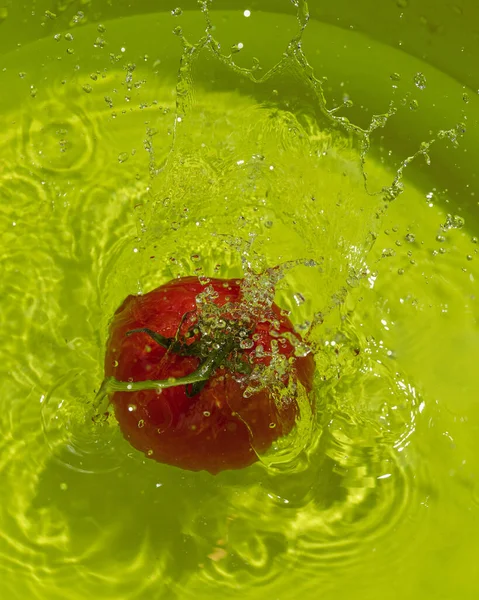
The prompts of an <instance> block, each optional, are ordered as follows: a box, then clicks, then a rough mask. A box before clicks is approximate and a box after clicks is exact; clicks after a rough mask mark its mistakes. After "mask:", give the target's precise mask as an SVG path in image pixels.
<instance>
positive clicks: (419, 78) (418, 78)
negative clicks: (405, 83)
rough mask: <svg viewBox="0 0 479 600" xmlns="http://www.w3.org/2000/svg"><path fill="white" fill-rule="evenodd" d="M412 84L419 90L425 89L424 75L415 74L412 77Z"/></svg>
mask: <svg viewBox="0 0 479 600" xmlns="http://www.w3.org/2000/svg"><path fill="white" fill-rule="evenodd" d="M414 84H415V86H416V87H417V88H418V89H419V90H424V89H426V76H425V75H424V73H416V75H414Z"/></svg>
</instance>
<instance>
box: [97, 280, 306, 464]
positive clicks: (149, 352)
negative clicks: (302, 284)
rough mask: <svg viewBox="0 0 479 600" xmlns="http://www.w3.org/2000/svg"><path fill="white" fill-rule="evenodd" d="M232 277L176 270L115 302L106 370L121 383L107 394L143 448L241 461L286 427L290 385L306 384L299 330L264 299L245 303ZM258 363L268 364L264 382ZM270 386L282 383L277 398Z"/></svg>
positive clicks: (182, 458)
mask: <svg viewBox="0 0 479 600" xmlns="http://www.w3.org/2000/svg"><path fill="white" fill-rule="evenodd" d="M241 284H242V280H220V279H211V280H209V283H208V284H207V285H206V286H205V285H203V284H202V283H200V281H199V280H198V279H197V278H196V277H185V278H181V279H176V280H174V281H170V282H169V283H167V284H165V285H162V286H161V287H159V288H157V289H155V290H153V291H151V292H149V293H147V294H144V295H141V296H128V297H127V298H126V299H125V301H124V302H123V304H122V305H121V306H120V307H119V309H118V310H117V311H116V313H115V315H114V317H113V320H112V322H111V328H110V337H109V340H108V344H107V352H106V357H105V375H106V378H110V380H112V381H114V382H116V383H117V385H116V387H115V385H114V384H112V386H111V389H112V390H115V389H116V390H120V391H114V392H113V393H112V395H111V399H110V400H111V403H112V405H113V407H114V411H115V416H116V419H117V420H118V423H119V426H120V428H121V431H122V432H123V435H124V437H125V438H126V439H127V440H128V441H129V442H130V443H131V444H132V445H133V446H134V447H135V448H136V449H138V450H140V451H141V452H143V453H145V455H146V456H148V457H150V458H152V459H154V460H157V461H159V462H161V463H167V464H170V465H175V466H177V467H181V468H183V469H189V470H195V471H196V470H202V469H204V470H207V471H209V472H210V473H213V474H215V473H218V472H219V471H222V470H224V469H239V468H242V467H246V466H248V465H250V464H251V463H253V462H255V461H256V460H257V459H258V453H259V454H261V453H262V452H265V451H266V450H267V449H268V448H269V447H270V446H271V444H272V442H273V441H274V440H275V439H277V438H278V437H280V436H284V435H286V434H287V433H289V432H290V431H291V429H292V428H293V426H294V424H295V418H296V416H297V413H298V405H297V394H296V392H295V391H294V390H295V384H297V383H300V384H302V386H304V388H305V389H306V391H307V392H310V391H311V388H312V379H313V372H314V359H313V356H312V354H305V355H302V356H295V341H296V340H297V341H298V342H301V338H300V336H299V335H298V334H297V333H295V332H294V329H293V325H292V324H291V322H290V321H289V319H288V318H287V317H286V316H285V315H284V314H283V312H282V311H281V309H280V308H279V307H278V306H276V305H275V304H274V303H272V302H270V303H269V306H267V307H266V309H264V307H263V308H261V307H260V309H258V306H256V307H255V306H249V305H248V301H247V300H245V298H244V295H245V293H244V290H243V288H242V285H241ZM303 354H304V353H303ZM273 361H276V363H274V362H273ZM276 364H277V365H279V370H278V369H276V367H275V365H276ZM284 365H288V367H287V369H284ZM268 369H269V371H268ZM275 369H276V370H275ZM258 372H259V373H260V375H261V374H263V375H264V374H265V373H266V374H268V373H269V375H268V376H269V382H270V383H269V384H268V385H266V387H264V386H262V385H261V384H258V382H260V381H261V377H260V379H258V378H257V377H256V373H258ZM263 375H261V376H263ZM188 377H190V378H192V380H193V381H192V382H190V381H189V380H188ZM185 378H186V379H185ZM118 382H124V383H121V384H119V383H118ZM143 382H145V383H143ZM158 384H159V385H160V386H161V387H158ZM291 384H293V385H291ZM128 385H129V386H130V388H132V391H126V390H127V386H128ZM148 386H150V387H151V388H152V389H145V388H147V387H148ZM278 386H280V387H282V388H283V391H284V390H287V391H288V393H287V394H283V395H285V398H283V400H282V401H281V402H277V400H275V395H276V396H277V393H274V388H277V387H278ZM291 390H293V391H291Z"/></svg>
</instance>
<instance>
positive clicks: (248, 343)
mask: <svg viewBox="0 0 479 600" xmlns="http://www.w3.org/2000/svg"><path fill="white" fill-rule="evenodd" d="M253 346H254V341H253V340H252V339H250V338H246V339H244V340H241V342H240V348H242V349H243V350H250V349H251V348H252V347H253Z"/></svg>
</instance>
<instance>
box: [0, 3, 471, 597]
mask: <svg viewBox="0 0 479 600" xmlns="http://www.w3.org/2000/svg"><path fill="white" fill-rule="evenodd" d="M211 19H212V24H213V25H215V26H216V29H215V30H214V31H215V33H214V35H215V39H217V40H218V41H219V42H220V44H221V47H220V50H221V51H222V52H224V54H225V55H228V54H229V53H231V56H232V58H233V59H234V61H235V63H236V65H237V68H236V69H232V65H231V60H230V59H224V60H223V61H221V60H219V58H218V57H217V56H215V55H213V54H211V53H208V52H207V51H206V50H205V51H203V52H202V53H200V54H199V55H198V58H197V59H195V60H193V61H189V60H187V59H185V56H183V62H182V70H181V77H180V80H179V81H178V79H177V72H178V65H180V60H181V57H182V41H181V39H180V37H178V36H177V37H175V36H174V35H172V34H171V30H172V29H173V28H176V27H178V26H181V27H182V32H183V34H184V35H185V36H186V37H187V39H188V40H190V41H191V40H196V39H200V38H201V36H203V35H204V31H205V23H204V20H202V18H200V17H199V16H198V15H193V14H191V13H188V12H187V11H183V13H182V14H177V15H170V14H168V15H165V14H163V15H156V16H151V15H147V16H141V17H135V18H131V19H124V20H117V21H107V22H105V23H102V26H101V27H99V26H98V24H90V25H87V26H85V27H81V28H80V27H78V28H75V27H73V26H72V28H71V30H68V31H61V36H60V37H59V38H58V39H55V38H54V35H58V34H59V33H60V32H57V31H56V30H54V21H53V25H52V27H53V29H52V30H51V35H48V36H47V37H46V38H45V39H44V40H41V41H39V42H37V43H35V44H32V45H30V46H25V47H23V48H20V49H19V50H16V51H14V52H12V53H10V54H9V55H7V56H5V57H2V63H1V64H0V67H1V69H3V70H1V69H0V81H1V82H2V86H3V87H4V89H7V90H8V91H9V93H8V94H2V96H1V98H0V108H1V117H0V119H1V120H2V126H1V129H0V131H2V134H1V135H2V145H1V150H0V228H1V231H2V241H3V244H2V249H1V250H0V252H1V254H0V256H1V259H2V274H3V277H2V285H3V289H2V310H1V313H0V315H1V322H2V331H3V333H4V335H3V346H2V362H1V365H2V366H1V378H0V381H1V392H2V393H1V396H0V398H1V400H0V404H1V407H2V410H1V412H0V431H1V432H2V436H1V441H0V476H1V480H2V483H1V489H2V492H3V493H2V506H1V508H0V569H1V572H2V577H1V578H0V581H1V583H0V591H1V592H2V594H3V595H4V596H5V597H6V598H12V599H16V598H26V597H34V598H35V597H36V598H40V599H42V600H46V599H48V600H54V599H56V598H62V599H63V598H71V599H76V598H78V599H79V598H85V597H88V596H91V597H100V596H101V597H104V598H115V599H117V598H122V599H123V598H132V599H133V598H135V599H143V598H149V599H150V598H154V599H156V598H158V599H159V598H175V597H176V598H188V597H196V598H207V597H213V598H216V597H217V598H224V597H237V598H248V599H249V598H251V599H254V598H263V597H265V596H269V597H272V598H280V599H281V600H283V599H288V598H291V597H295V596H296V595H297V594H298V593H299V592H300V593H301V595H302V596H303V597H305V598H310V597H311V598H313V597H314V598H317V597H318V590H320V597H321V598H325V599H326V598H332V597H343V596H344V597H346V596H350V597H352V598H357V599H358V600H361V599H363V598H368V599H370V598H372V599H374V598H396V597H403V596H407V597H411V598H418V599H419V598H421V599H422V598H436V597H444V598H473V597H475V595H476V594H477V591H478V590H479V582H478V581H477V575H475V554H476V550H477V542H476V540H477V534H478V533H479V532H478V510H479V489H478V487H477V469H478V459H477V452H475V447H476V445H475V434H476V430H477V426H476V425H475V423H476V422H477V416H478V415H477V410H478V409H477V406H476V403H475V390H476V389H477V384H478V376H477V369H475V363H476V360H475V358H476V357H477V350H478V344H479V333H478V329H477V310H478V309H477V300H476V293H477V292H476V287H477V278H478V276H479V273H478V266H477V264H478V259H479V257H478V253H477V249H478V248H479V246H478V243H477V240H475V238H474V235H477V232H476V231H474V229H475V227H476V226H475V222H474V220H473V219H472V216H471V215H472V209H471V206H473V205H474V196H473V193H474V187H473V183H474V182H473V176H472V171H473V165H474V164H475V158H477V153H476V154H475V151H474V141H475V136H476V135H477V133H476V132H475V130H474V128H473V127H472V126H471V125H472V124H473V115H474V114H476V113H475V112H474V111H475V110H477V98H475V97H473V96H472V95H470V97H469V96H468V99H469V102H467V103H466V102H465V101H464V100H463V93H464V91H463V89H462V87H461V86H459V85H457V84H455V83H454V82H453V81H452V80H450V79H449V78H447V77H446V76H444V75H442V74H440V73H438V72H436V71H434V70H433V69H431V68H430V67H428V65H426V64H423V63H420V62H419V61H417V60H415V59H412V58H410V57H407V56H406V55H402V54H401V53H399V52H394V51H392V50H391V51H390V53H389V54H388V60H387V61H382V62H380V63H379V66H378V68H377V69H376V70H375V73H374V74H371V73H369V74H368V69H367V64H368V61H370V60H371V59H370V58H368V55H369V54H370V55H371V56H381V55H382V53H384V47H380V46H378V45H375V44H374V43H373V42H372V41H369V42H368V44H367V45H365V44H364V40H363V39H362V38H361V37H360V36H359V37H358V34H356V33H355V32H344V31H343V32H340V30H336V29H335V28H332V27H330V26H325V25H318V24H316V23H314V22H312V23H309V25H308V27H307V28H306V30H305V32H304V37H303V49H304V52H305V56H307V57H308V59H309V60H310V62H311V64H313V65H314V68H315V73H316V75H317V76H319V75H321V76H323V75H324V76H327V77H328V80H327V81H325V82H324V91H325V95H326V99H327V102H328V105H327V106H328V107H329V108H332V107H334V106H335V105H336V106H338V107H339V106H340V105H342V104H343V103H346V104H347V103H348V100H349V99H351V100H353V102H354V105H353V106H352V107H349V108H347V107H345V108H340V109H339V110H338V111H337V112H334V113H332V114H329V113H327V112H326V111H325V107H324V106H322V104H321V102H322V99H321V97H320V95H318V90H319V88H318V85H317V83H314V84H313V85H311V80H308V78H307V77H305V71H304V70H303V71H301V70H300V71H294V70H291V67H290V66H289V67H288V68H284V69H280V68H277V69H274V66H275V65H276V64H277V63H278V61H279V60H280V58H281V54H282V52H283V51H284V49H285V48H286V47H287V45H288V43H289V42H290V41H291V40H292V39H294V37H295V35H297V32H298V22H297V20H296V18H295V15H294V14H293V11H292V12H291V15H290V17H287V16H284V15H283V16H273V15H256V14H255V13H254V11H252V14H251V15H250V16H249V17H246V16H244V15H242V14H241V13H239V14H233V13H226V12H224V13H221V12H212V13H211ZM261 19H262V20H261ZM305 22H306V19H305V16H304V14H303V17H302V23H303V24H304V23H305ZM276 26H278V28H277V31H279V32H280V34H279V35H278V36H277V37H275V43H274V44H272V47H271V48H269V49H265V48H264V47H263V44H262V43H261V37H260V36H258V31H267V27H271V28H272V29H274V30H276V29H275V28H276ZM138 32H141V36H139V35H138ZM177 33H178V32H177ZM65 34H70V35H67V36H66V37H65ZM341 36H342V37H341ZM318 39H321V40H322V42H323V44H324V46H326V45H329V46H331V45H336V47H337V48H336V49H337V51H336V52H330V53H327V54H326V53H324V52H323V53H321V52H320V51H319V50H318V47H317V40H318ZM240 43H241V44H243V47H242V48H240V47H239V44H240ZM255 44H256V45H255ZM324 46H323V47H324ZM366 48H367V50H366ZM223 49H224V50H223ZM299 57H300V58H301V56H299ZM254 58H256V59H257V61H258V62H255V61H254V60H253V59H254ZM133 65H135V68H133ZM258 65H259V67H261V69H259V68H258ZM252 66H253V67H255V71H254V74H255V76H256V75H257V77H258V78H259V79H261V77H263V76H264V75H265V74H267V73H268V69H272V68H273V71H272V72H271V74H270V76H268V77H263V79H261V81H260V82H259V83H253V82H251V81H250V78H249V76H250V73H249V71H248V72H247V71H243V72H241V71H239V70H240V69H241V68H247V69H250V68H251V67H252ZM303 68H304V66H303ZM238 71H239V72H238ZM306 72H307V71H306ZM395 73H399V78H398V77H396V76H393V77H391V75H393V74H395ZM375 78H376V79H377V81H376V80H375ZM293 83H294V85H293ZM341 83H344V85H343V86H341ZM378 86H379V87H378ZM394 86H396V87H394ZM444 89H447V91H448V94H447V97H445V96H446V95H445V94H439V93H438V90H444ZM391 100H393V102H394V106H395V107H396V108H397V111H398V112H397V114H396V115H395V116H393V117H391V118H388V119H376V120H374V119H373V115H374V114H386V113H390V112H391V113H392V110H391V108H390V101H391ZM416 103H417V107H416ZM361 107H363V108H361ZM343 115H347V116H348V118H349V119H350V122H351V123H354V124H355V127H353V126H352V125H350V124H349V122H346V121H338V120H336V121H333V120H332V118H333V117H334V118H336V117H337V118H341V117H342V116H343ZM180 119H181V120H180ZM385 121H387V123H386V122H385ZM464 121H466V122H467V129H468V131H467V132H466V135H465V136H464V138H463V139H462V135H461V131H460V129H461V128H460V127H459V129H458V128H457V127H456V125H457V124H458V123H461V122H464ZM371 123H374V124H375V125H374V126H375V127H376V126H377V128H376V129H374V131H372V128H371V135H370V136H369V137H365V136H364V134H363V133H362V132H361V130H359V129H358V127H360V128H362V131H366V130H368V128H370V124H371ZM382 125H385V126H384V127H382ZM402 128H405V130H407V131H408V132H410V133H409V134H408V136H407V138H406V137H405V136H404V135H401V131H402ZM441 130H442V131H446V132H451V131H454V132H456V133H455V134H453V133H448V134H447V135H443V136H441V135H438V132H440V131H441ZM381 136H383V137H381ZM441 137H442V139H440V138H441ZM456 137H457V144H456V139H455V138H456ZM369 139H370V141H371V150H370V151H369V152H368V153H367V154H365V150H366V148H367V145H366V144H365V142H367V141H369ZM433 139H437V140H438V141H437V142H436V143H434V144H432V146H431V147H430V148H426V147H421V142H429V141H431V140H433ZM456 145H457V146H458V147H457V148H456ZM418 150H420V151H421V153H420V155H418V156H417V157H416V158H415V159H414V161H412V162H411V164H410V165H408V166H405V167H404V170H403V175H404V180H403V181H402V183H404V191H403V193H402V194H400V195H399V196H398V198H396V199H395V200H394V201H393V202H388V201H387V202H386V203H385V202H384V200H383V199H384V197H385V196H386V197H390V196H391V192H392V195H395V194H396V193H397V192H398V191H400V188H397V187H394V186H393V188H392V189H391V188H389V186H391V184H392V182H393V181H394V179H395V177H396V175H397V172H398V169H400V172H401V164H403V163H404V161H405V159H406V158H407V157H410V156H413V155H414V154H415V153H417V152H418ZM426 150H427V154H430V156H431V166H430V167H428V166H427V156H426ZM466 150H467V152H466ZM361 156H363V159H364V160H363V162H364V169H365V170H366V172H367V174H368V180H367V182H368V189H369V190H370V191H373V192H381V189H382V188H386V191H385V192H381V193H378V194H377V195H370V194H368V193H367V192H366V191H365V190H364V186H363V169H362V160H361ZM406 162H408V161H406ZM453 164H457V165H459V168H458V169H457V170H454V169H453V168H452V165H453ZM151 176H153V177H151ZM397 183H401V182H400V181H399V180H398V181H397ZM469 185H471V187H470V188H468V187H467V186H469ZM458 196H459V198H460V202H458V200H457V197H458ZM386 206H387V207H388V208H386ZM462 219H464V220H465V222H464V223H463V221H462ZM373 242H374V243H373ZM298 259H306V260H314V261H315V263H317V266H315V267H312V266H301V267H297V268H294V269H291V270H290V271H288V272H287V273H286V276H285V278H284V280H283V281H282V282H281V283H280V284H279V286H278V290H277V292H278V293H277V302H278V303H279V304H280V305H282V306H284V307H287V308H289V309H290V310H291V311H292V320H293V321H294V323H295V324H296V326H297V328H298V330H299V331H301V332H302V333H303V335H305V336H307V338H308V340H309V341H310V342H311V343H312V344H314V346H315V348H316V356H317V386H316V389H317V401H318V410H317V414H316V418H315V422H314V424H313V426H312V427H309V429H310V434H311V435H310V436H309V438H308V441H307V443H305V448H304V451H303V452H302V454H301V455H300V456H299V457H298V459H297V460H296V462H294V464H293V465H288V464H287V465H281V464H280V465H279V466H276V467H274V468H269V467H267V466H266V467H265V466H264V465H261V464H256V465H254V466H252V467H251V468H248V469H245V470H243V471H239V472H223V473H221V474H220V475H218V476H216V477H213V476H210V475H209V474H207V473H201V472H200V473H190V472H186V471H182V470H179V469H175V468H172V467H168V466H165V465H160V464H158V463H154V462H152V461H149V460H147V459H146V458H144V457H143V456H142V455H140V454H138V453H136V452H135V451H134V450H133V449H132V448H131V447H130V446H129V445H128V444H127V442H125V441H124V440H123V438H122V437H121V434H120V433H119V431H118V429H117V427H116V425H115V422H114V420H110V421H107V422H105V423H103V424H97V425H95V424H93V423H92V421H91V418H90V417H91V413H90V411H89V408H90V406H91V402H92V401H93V398H94V396H95V392H96V390H98V387H99V385H100V383H101V380H102V377H103V373H102V364H103V352H104V344H105V340H106V336H107V326H108V322H109V319H110V318H111V315H112V314H113V312H114V310H115V309H116V308H117V306H118V305H119V303H120V302H121V301H122V300H123V298H124V297H125V296H126V295H127V294H128V293H138V292H141V291H148V290H149V289H151V288H152V287H155V286H156V285H158V284H159V283H162V282H164V281H166V280H168V279H171V278H172V277H175V276H177V275H186V274H188V275H190V274H197V275H198V276H205V275H214V276H217V277H231V276H234V277H237V276H240V275H241V273H242V263H243V264H248V265H250V266H251V267H252V268H255V269H261V268H264V267H267V266H271V265H276V264H279V263H282V262H286V261H288V260H298ZM461 532H467V534H468V535H467V536H465V535H463V534H462V533H461Z"/></svg>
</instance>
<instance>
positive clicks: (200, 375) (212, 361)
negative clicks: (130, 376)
mask: <svg viewBox="0 0 479 600" xmlns="http://www.w3.org/2000/svg"><path fill="white" fill-rule="evenodd" d="M140 331H144V330H140ZM145 333H147V332H145ZM153 333H154V332H153ZM152 337H153V336H152ZM161 337H163V336H161ZM153 339H155V338H153ZM165 339H168V338H165ZM234 342H235V341H234V338H233V336H231V337H228V338H226V339H225V340H224V342H223V343H222V344H221V345H220V347H219V348H218V349H215V350H211V351H210V353H209V354H208V355H207V356H206V357H205V359H204V360H203V361H202V362H201V363H200V365H199V367H198V368H197V369H196V370H195V371H193V373H190V374H189V375H185V376H184V377H176V378H175V377H170V378H168V379H156V380H152V379H147V380H145V381H131V382H129V381H119V380H118V379H116V378H115V377H108V378H107V379H105V381H104V382H103V385H102V387H101V389H100V392H99V394H103V395H104V394H108V393H111V392H138V391H141V390H163V389H166V388H171V387H176V386H179V385H185V386H189V385H192V386H193V387H192V393H190V395H194V394H195V393H197V392H198V391H200V390H201V387H202V386H197V385H196V386H195V385H194V384H198V383H200V382H207V381H208V379H209V378H210V377H211V376H212V375H213V373H214V372H215V371H216V369H217V368H218V367H219V366H220V365H221V364H222V363H223V362H224V361H225V359H226V358H227V356H228V355H229V354H230V352H231V351H232V349H233V347H234ZM161 345H163V344H161Z"/></svg>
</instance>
